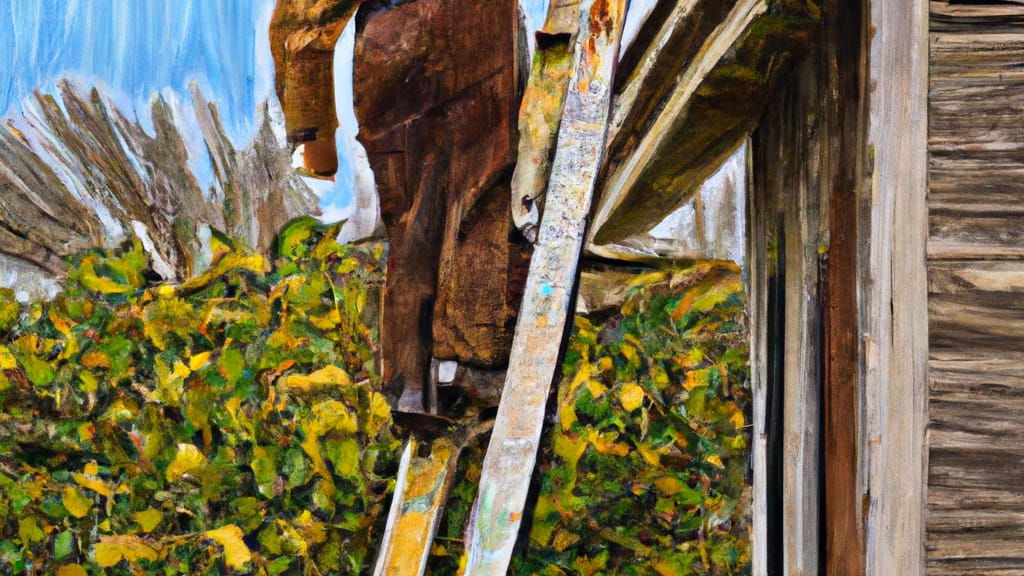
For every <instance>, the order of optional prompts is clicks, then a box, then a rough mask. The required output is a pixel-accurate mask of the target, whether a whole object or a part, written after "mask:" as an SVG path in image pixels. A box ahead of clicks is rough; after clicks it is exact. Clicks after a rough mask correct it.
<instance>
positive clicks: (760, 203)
mask: <svg viewBox="0 0 1024 576" xmlns="http://www.w3.org/2000/svg"><path fill="white" fill-rule="evenodd" d="M754 150H755V147H754V145H753V144H752V143H748V144H747V151H748V152H747V167H748V181H747V182H748V185H747V188H748V190H750V194H748V195H747V213H748V214H749V215H750V217H749V218H748V220H747V261H746V263H745V264H746V266H745V270H746V274H745V275H744V276H745V277H746V281H747V313H748V315H749V316H750V385H751V391H752V393H753V398H754V401H753V410H752V412H753V414H752V416H753V422H752V423H753V426H754V433H753V435H752V438H753V450H752V452H753V460H754V464H753V473H754V478H753V490H752V498H753V505H752V509H753V517H752V518H751V536H750V539H751V547H752V549H753V551H754V554H753V558H752V559H751V570H752V573H753V576H768V569H769V565H768V532H769V531H770V530H771V526H770V525H769V518H768V498H769V495H768V458H767V456H768V429H767V418H768V406H767V397H768V338H769V335H768V282H769V277H770V270H771V267H770V265H769V262H768V260H769V238H770V236H771V234H772V232H773V226H775V223H776V222H777V219H778V208H777V206H774V205H773V204H772V202H771V199H770V198H768V197H767V190H766V187H765V186H764V185H763V181H762V180H761V179H760V178H764V176H765V172H764V171H760V172H759V173H758V172H755V170H754V169H753V166H754ZM759 151H760V150H759ZM759 177H760V178H759Z"/></svg>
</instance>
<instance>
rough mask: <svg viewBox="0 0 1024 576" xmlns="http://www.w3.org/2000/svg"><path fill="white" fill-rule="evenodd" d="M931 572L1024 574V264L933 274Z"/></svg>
mask: <svg viewBox="0 0 1024 576" xmlns="http://www.w3.org/2000/svg"><path fill="white" fill-rule="evenodd" d="M928 288H929V298H928V299H929V337H930V340H931V356H930V362H929V368H930V373H929V417H930V423H929V426H930V432H929V436H930V447H931V450H930V452H931V454H930V467H929V474H928V482H929V492H928V511H929V515H928V525H927V527H928V541H927V552H928V572H929V574H960V573H964V572H968V571H969V572H971V573H983V574H999V573H1006V571H1009V570H1016V571H1018V573H1019V571H1020V570H1021V569H1024V551H1022V550H1021V547H1020V541H1021V537H1022V536H1024V486H1022V485H1021V484H1020V483H1019V482H1016V481H1014V480H1013V479H1014V478H1015V477H1017V476H1018V475H1019V466H1020V461H1021V460H1022V459H1024V448H1022V446H1024V432H1022V428H1021V426H1020V422H1021V417H1022V415H1024V351H1022V348H1024V346H1022V340H1024V336H1022V335H1024V262H1022V261H995V262H983V261H976V260H970V261H958V262H932V263H931V265H930V266H929V279H928Z"/></svg>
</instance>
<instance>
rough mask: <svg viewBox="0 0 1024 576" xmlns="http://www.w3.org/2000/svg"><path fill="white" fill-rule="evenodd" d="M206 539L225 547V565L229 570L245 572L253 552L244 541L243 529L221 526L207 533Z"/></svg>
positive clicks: (230, 525)
mask: <svg viewBox="0 0 1024 576" xmlns="http://www.w3.org/2000/svg"><path fill="white" fill-rule="evenodd" d="M206 537H207V538H209V539H210V540H213V541H214V542H216V543H218V544H220V545H221V546H223V547H224V563H225V564H227V565H228V568H231V569H234V570H243V569H244V568H245V565H246V564H247V563H248V562H250V561H251V560H252V552H250V551H249V547H248V546H246V545H245V542H244V541H243V540H242V537H243V534H242V529H241V528H239V527H238V526H235V525H234V524H227V525H225V526H221V527H220V528H217V529H216V530H209V531H207V532H206Z"/></svg>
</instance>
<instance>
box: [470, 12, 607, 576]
mask: <svg viewBox="0 0 1024 576" xmlns="http://www.w3.org/2000/svg"><path fill="white" fill-rule="evenodd" d="M626 4H627V0H588V1H585V2H584V3H583V4H582V6H581V17H580V33H579V36H578V38H577V42H576V48H575V60H574V61H575V69H574V72H573V76H572V79H571V80H570V84H569V91H568V94H567V95H566V101H565V108H564V113H563V116H562V122H561V126H560V128H559V132H558V142H557V148H556V152H555V159H554V162H553V164H552V169H551V179H550V181H549V184H548V191H547V202H546V206H545V209H544V215H543V218H542V220H541V226H540V234H539V238H538V242H537V247H536V250H535V252H534V253H533V259H532V260H531V262H530V274H529V277H528V279H527V282H526V290H525V293H524V297H523V304H522V308H521V310H520V315H519V322H518V324H517V327H516V335H515V340H514V341H513V344H512V355H511V358H510V360H509V370H508V375H507V377H506V380H505V389H504V392H503V394H502V398H501V405H500V408H499V410H498V415H497V418H496V420H495V424H494V431H493V433H492V435H491V441H490V445H489V446H488V449H487V455H486V457H485V458H484V464H483V472H482V474H481V478H480V491H479V495H478V497H477V500H476V502H475V503H474V506H473V513H472V516H471V520H470V526H469V528H468V537H467V546H468V561H467V565H466V572H465V573H466V574H467V575H468V576H485V575H492V574H505V572H506V571H507V570H508V565H509V562H510V561H511V558H512V548H513V546H514V545H515V542H516V537H517V534H518V532H519V526H520V523H521V521H522V516H523V510H524V507H525V505H526V496H527V491H528V489H529V486H530V477H531V475H532V473H533V467H534V463H535V461H536V457H537V448H538V444H539V441H540V435H541V427H542V425H543V422H544V409H545V406H546V404H547V397H548V392H549V390H550V387H551V382H552V379H553V377H554V374H555V373H556V370H557V368H558V352H559V344H560V343H561V342H562V339H563V336H564V334H565V328H566V318H567V316H568V312H569V305H570V301H571V298H572V293H573V286H574V284H575V282H576V277H577V265H578V262H579V257H580V252H581V250H582V247H583V238H584V234H585V232H586V223H587V216H588V213H589V211H590V204H591V197H592V195H593V190H594V183H595V180H596V177H597V172H598V169H599V168H600V164H601V160H602V157H603V153H604V147H605V137H606V133H607V128H608V116H609V110H610V103H611V91H612V84H613V82H612V81H613V75H614V72H615V60H616V55H617V54H618V51H619V39H620V36H621V29H622V22H623V18H624V16H625V11H626Z"/></svg>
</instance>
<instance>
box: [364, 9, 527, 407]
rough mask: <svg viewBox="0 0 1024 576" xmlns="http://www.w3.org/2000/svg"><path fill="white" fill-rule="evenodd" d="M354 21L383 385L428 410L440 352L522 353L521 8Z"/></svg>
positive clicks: (375, 13)
mask: <svg viewBox="0 0 1024 576" xmlns="http://www.w3.org/2000/svg"><path fill="white" fill-rule="evenodd" d="M356 22H357V33H356V40H355V53H354V62H353V82H354V84H355V86H357V87H358V90H356V92H355V95H354V96H355V101H354V105H355V112H356V116H357V118H358V120H359V124H360V125H359V130H360V132H359V139H360V141H361V142H362V143H363V144H364V146H365V147H366V151H367V157H368V160H369V163H370V165H371V166H372V167H373V171H374V174H375V176H376V185H377V192H378V195H379V197H380V209H381V219H382V220H383V222H384V225H385V227H386V228H387V233H388V240H389V246H390V251H389V253H388V276H387V286H386V288H385V294H384V300H383V306H382V315H381V342H380V350H381V359H382V368H383V370H382V371H383V380H384V383H385V386H386V387H387V388H386V389H387V390H388V391H389V392H400V393H401V396H400V397H399V400H398V407H399V408H400V409H402V410H407V411H413V412H420V411H423V410H424V409H426V408H429V405H430V404H429V402H427V404H424V398H423V397H424V389H425V387H426V386H425V384H426V381H427V375H428V373H429V366H430V357H431V354H432V353H433V355H434V356H437V357H438V358H442V359H446V360H457V361H459V362H462V363H467V364H472V365H476V366H487V367H493V366H501V365H503V364H504V363H505V362H506V361H507V358H508V353H509V349H510V347H511V333H512V329H513V326H514V323H515V314H516V310H517V309H518V305H519V302H518V300H519V296H520V295H521V289H522V276H523V274H521V273H520V267H521V266H522V268H525V266H524V265H523V261H524V258H523V254H522V250H521V248H522V247H521V246H519V245H517V240H516V239H515V236H514V235H512V234H510V232H512V230H511V228H512V224H511V222H510V221H509V217H508V213H509V209H510V208H509V204H510V202H511V192H510V190H509V181H510V179H511V168H512V165H513V163H514V161H515V153H516V147H515V140H516V138H515V115H516V111H517V106H518V103H519V102H518V81H519V75H518V72H517V66H518V64H519V59H518V57H517V53H516V50H517V47H518V42H517V34H518V28H519V14H518V4H517V3H516V2H515V1H513V0H501V1H493V0H466V1H464V2H461V3H460V4H459V6H458V9H457V10H455V9H453V6H452V5H451V4H450V2H447V1H446V0H418V1H416V2H404V3H400V4H397V5H394V6H390V5H384V6H382V5H381V3H368V4H366V5H364V6H363V7H362V8H361V9H360V10H359V12H358V14H357V16H356ZM426 68H429V70H430V73H429V74H425V73H423V71H424V69H426Z"/></svg>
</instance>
